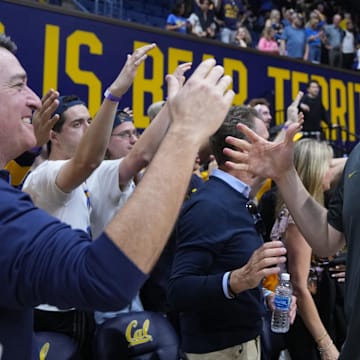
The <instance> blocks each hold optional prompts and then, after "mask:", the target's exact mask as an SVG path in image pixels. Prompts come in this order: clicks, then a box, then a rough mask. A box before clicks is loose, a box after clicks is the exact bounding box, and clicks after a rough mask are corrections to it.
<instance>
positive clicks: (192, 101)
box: [166, 59, 234, 144]
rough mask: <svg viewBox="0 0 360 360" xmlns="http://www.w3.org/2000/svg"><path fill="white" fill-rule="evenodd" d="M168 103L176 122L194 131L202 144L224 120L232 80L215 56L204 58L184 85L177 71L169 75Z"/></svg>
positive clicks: (197, 139) (184, 128) (177, 124)
mask: <svg viewBox="0 0 360 360" xmlns="http://www.w3.org/2000/svg"><path fill="white" fill-rule="evenodd" d="M166 80H167V83H168V100H167V103H168V106H169V111H170V116H171V118H172V121H173V124H176V126H177V127H178V128H179V127H180V128H181V131H182V132H183V133H184V135H185V134H189V133H191V134H193V136H194V140H195V141H199V142H200V144H202V143H203V142H204V141H205V140H206V139H207V137H208V136H210V135H211V134H213V133H214V132H215V131H216V130H217V129H218V128H219V126H220V125H221V123H222V122H223V120H224V118H225V116H226V114H227V112H228V110H229V108H230V106H231V102H232V100H233V98H234V92H233V91H232V90H227V89H228V87H229V85H230V84H231V82H232V79H231V77H230V76H228V75H225V76H224V68H223V67H222V66H220V65H216V62H215V60H214V59H207V60H205V61H203V62H202V63H201V64H200V65H199V66H198V67H197V68H196V69H195V71H194V73H193V74H192V76H191V77H190V78H189V79H188V80H187V81H186V83H185V85H184V86H183V87H181V84H179V81H178V80H177V78H176V77H175V76H174V75H167V76H166Z"/></svg>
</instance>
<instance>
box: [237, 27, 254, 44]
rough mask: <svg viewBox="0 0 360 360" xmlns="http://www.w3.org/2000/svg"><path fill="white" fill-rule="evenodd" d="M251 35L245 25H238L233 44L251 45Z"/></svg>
mask: <svg viewBox="0 0 360 360" xmlns="http://www.w3.org/2000/svg"><path fill="white" fill-rule="evenodd" d="M251 41H252V40H251V35H250V33H249V30H248V29H247V28H246V27H245V26H240V27H239V28H238V29H237V31H236V35H235V40H234V44H235V45H238V46H240V47H251Z"/></svg>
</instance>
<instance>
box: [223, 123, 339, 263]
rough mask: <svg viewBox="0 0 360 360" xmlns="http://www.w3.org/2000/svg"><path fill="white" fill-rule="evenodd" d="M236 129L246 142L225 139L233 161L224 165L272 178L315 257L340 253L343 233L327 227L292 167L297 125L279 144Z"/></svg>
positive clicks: (323, 214) (323, 212) (319, 208)
mask: <svg viewBox="0 0 360 360" xmlns="http://www.w3.org/2000/svg"><path fill="white" fill-rule="evenodd" d="M238 129H239V131H241V132H243V133H244V134H245V136H246V137H247V138H248V140H249V141H246V140H240V139H236V138H233V137H229V138H228V139H227V142H228V143H229V144H230V145H232V146H233V147H234V148H235V149H236V150H232V149H230V148H226V149H224V153H226V154H227V155H228V156H229V158H230V159H231V160H232V161H229V162H227V165H228V166H229V167H231V168H234V169H241V170H245V171H250V172H251V173H252V174H254V175H258V176H263V177H270V178H272V179H273V180H274V181H275V182H276V183H277V186H278V188H279V190H280V192H281V196H282V197H283V199H284V201H285V203H286V206H287V207H288V209H289V211H290V213H291V215H292V216H293V218H294V220H295V222H296V224H297V226H298V227H299V229H300V231H301V233H302V234H303V235H304V237H305V239H306V241H307V242H308V243H309V244H310V246H311V247H312V249H313V250H314V252H315V253H316V254H318V255H319V256H329V255H333V254H335V253H336V252H337V251H338V250H340V249H341V248H342V247H343V245H344V243H345V239H344V235H343V233H341V232H339V231H337V230H336V229H335V228H334V227H332V226H331V225H329V224H328V221H327V210H326V209H325V208H324V207H323V206H321V205H320V204H319V203H317V201H315V200H314V199H313V198H312V197H311V196H310V195H309V193H308V192H307V190H306V189H305V187H304V186H303V184H302V182H301V180H300V178H299V176H298V174H297V172H296V169H295V167H294V165H293V136H294V135H295V133H296V132H297V131H298V130H299V129H300V125H299V124H292V125H290V127H289V128H288V130H287V132H286V136H285V139H284V141H282V142H280V143H273V142H269V141H266V140H264V139H263V138H261V137H259V136H258V135H257V134H255V133H254V132H253V131H251V130H250V129H249V128H247V127H246V126H243V125H241V124H238Z"/></svg>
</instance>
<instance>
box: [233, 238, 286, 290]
mask: <svg viewBox="0 0 360 360" xmlns="http://www.w3.org/2000/svg"><path fill="white" fill-rule="evenodd" d="M285 254H286V249H285V247H284V244H283V243H282V242H281V241H270V242H267V243H265V244H263V245H262V246H261V247H259V248H258V249H257V250H256V251H254V253H253V254H252V255H251V258H250V259H249V261H248V262H247V264H246V265H244V266H243V267H242V268H240V269H236V270H234V271H232V273H231V278H230V288H231V291H232V292H233V293H235V294H238V293H240V292H242V291H245V290H248V289H253V288H254V287H256V286H258V285H259V283H260V282H261V281H262V279H263V278H264V277H265V276H268V275H272V274H277V273H278V272H279V271H280V267H279V266H278V265H279V264H283V263H284V262H285V261H286V257H285Z"/></svg>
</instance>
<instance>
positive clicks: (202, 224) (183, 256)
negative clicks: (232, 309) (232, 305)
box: [168, 202, 229, 311]
mask: <svg viewBox="0 0 360 360" xmlns="http://www.w3.org/2000/svg"><path fill="white" fill-rule="evenodd" d="M226 227H227V218H226V212H225V211H224V209H220V208H216V207H213V206H209V204H208V203H206V202H203V203H201V202H200V203H196V204H195V205H194V206H193V207H192V208H191V209H189V211H187V212H186V213H183V214H182V216H181V217H180V218H179V221H178V225H177V236H178V246H177V250H176V255H175V259H174V263H173V269H172V275H171V277H170V281H169V287H168V300H169V303H170V305H171V306H172V307H173V308H174V309H176V310H179V311H184V310H187V309H189V310H191V311H196V310H197V309H204V308H206V307H209V306H213V304H214V302H217V303H220V304H221V303H222V302H223V303H224V304H225V303H226V302H228V301H229V299H227V298H226V297H225V295H224V293H223V289H222V278H223V275H224V271H219V272H218V273H217V272H216V271H214V266H213V263H214V260H215V258H216V257H217V255H218V254H219V253H220V252H221V250H222V248H223V247H224V246H225V245H224V244H225V243H224V236H226V235H225V233H226V231H224V229H226ZM209 299H211V301H210V300H209Z"/></svg>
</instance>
